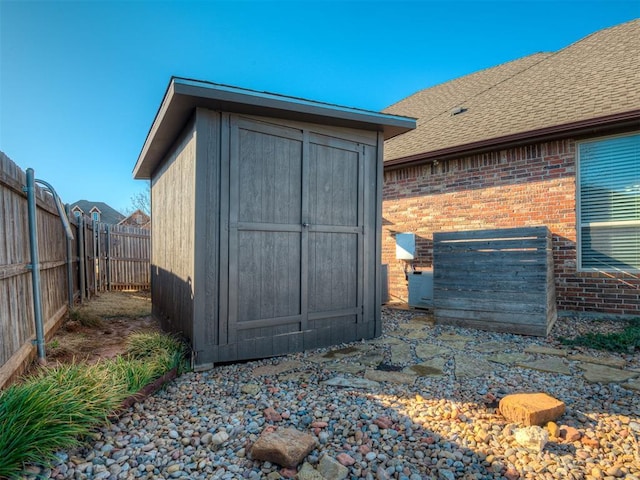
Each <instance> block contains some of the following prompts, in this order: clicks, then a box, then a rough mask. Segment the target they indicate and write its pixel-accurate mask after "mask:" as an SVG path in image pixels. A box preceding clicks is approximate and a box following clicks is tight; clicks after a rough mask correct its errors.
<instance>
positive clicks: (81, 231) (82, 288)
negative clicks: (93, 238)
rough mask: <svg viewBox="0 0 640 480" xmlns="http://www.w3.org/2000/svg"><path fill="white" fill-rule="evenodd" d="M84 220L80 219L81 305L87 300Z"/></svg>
mask: <svg viewBox="0 0 640 480" xmlns="http://www.w3.org/2000/svg"><path fill="white" fill-rule="evenodd" d="M84 233H85V232H84V218H83V216H82V215H80V216H79V217H78V259H79V262H78V277H79V278H80V303H82V301H83V300H84V298H85V294H86V292H85V288H86V287H85V274H86V272H85V266H84V264H85V258H84Z"/></svg>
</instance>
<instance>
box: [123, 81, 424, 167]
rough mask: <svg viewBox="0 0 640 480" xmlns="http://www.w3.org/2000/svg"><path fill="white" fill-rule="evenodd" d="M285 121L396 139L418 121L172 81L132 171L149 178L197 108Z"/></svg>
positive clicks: (254, 92) (269, 94)
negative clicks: (350, 129)
mask: <svg viewBox="0 0 640 480" xmlns="http://www.w3.org/2000/svg"><path fill="white" fill-rule="evenodd" d="M199 107H202V108H207V109H211V110H220V111H226V112H234V113H241V114H251V115H261V116H266V117H273V118H285V119H291V120H299V121H306V122H313V123H325V124H330V125H333V126H338V127H349V128H359V129H365V130H372V131H379V132H382V134H383V135H384V138H385V139H387V138H391V137H393V136H394V135H399V134H401V133H404V132H406V131H408V130H411V129H412V128H415V119H413V118H406V117H404V116H398V115H392V114H390V113H386V114H385V113H380V112H373V111H369V110H362V109H358V108H351V107H343V106H340V105H333V104H328V103H323V102H316V101H312V100H306V99H303V98H296V97H289V96H286V95H280V94H275V93H269V92H259V91H256V90H249V89H246V88H240V87H234V86H230V85H222V84H219V83H213V82H207V81H203V80H193V79H188V78H180V77H172V78H171V80H170V81H169V85H168V87H167V91H166V92H165V95H164V98H163V100H162V103H161V104H160V108H159V109H158V112H157V114H156V117H155V119H154V121H153V123H152V125H151V129H150V130H149V133H148V134H147V139H146V140H145V142H144V145H143V146H142V151H141V152H140V155H139V157H138V161H137V162H136V165H135V167H134V169H133V176H134V178H138V179H141V178H142V179H147V178H151V174H152V172H153V171H154V169H155V168H156V166H157V165H158V164H159V163H160V162H161V160H162V158H163V155H164V154H165V153H166V151H167V150H168V149H169V147H170V146H171V144H172V143H173V141H174V140H175V138H176V137H177V135H178V134H179V133H180V131H181V130H182V129H183V128H184V125H185V123H186V122H187V120H188V119H189V116H190V115H191V114H192V112H193V111H194V110H195V109H196V108H199Z"/></svg>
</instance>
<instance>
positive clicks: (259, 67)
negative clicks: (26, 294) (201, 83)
mask: <svg viewBox="0 0 640 480" xmlns="http://www.w3.org/2000/svg"><path fill="white" fill-rule="evenodd" d="M638 17H640V1H638V0H633V1H616V0H603V1H600V0H591V1H590V0H572V1H552V0H538V1H526V0H525V1H517V0H512V1H510V0H500V1H481V0H475V1H464V2H461V1H436V0H432V1H427V0H425V1H417V0H416V1H409V2H403V1H375V2H371V1H364V0H362V1H351V2H349V1H329V0H326V1H296V2H276V1H266V0H263V1H257V2H255V1H233V2H222V1H201V2H189V1H175V2H172V1H141V0H138V1H131V2H115V1H95V0H94V1H86V2H70V1H47V2H35V1H15V2H14V1H7V0H0V150H2V151H4V152H5V153H6V154H7V155H8V156H9V157H11V159H12V160H13V161H14V162H16V163H17V164H18V165H19V166H20V167H21V168H22V169H26V168H27V167H32V168H34V169H35V171H36V177H37V178H41V179H43V180H46V181H48V182H49V183H51V184H53V186H54V187H55V188H56V190H57V191H58V193H59V194H60V196H61V197H62V199H63V201H64V202H68V203H69V202H73V201H75V200H79V199H87V200H96V201H104V202H107V203H108V204H110V205H111V206H113V207H114V208H116V209H119V210H121V211H124V210H126V209H127V208H129V207H130V206H131V197H132V196H133V195H134V194H135V193H136V192H139V191H141V190H143V189H144V188H145V183H144V182H142V181H139V180H133V179H132V176H131V172H132V169H133V166H134V164H135V162H136V159H137V157H138V154H139V153H140V149H141V147H142V144H143V142H144V140H145V137H146V135H147V132H148V130H149V127H150V126H151V122H152V121H153V118H154V116H155V114H156V111H157V109H158V106H159V104H160V101H161V99H162V96H163V94H164V92H165V89H166V86H167V83H168V81H169V78H170V76H171V75H178V76H183V77H189V78H196V79H200V80H209V81H213V82H217V83H224V84H230V85H235V86H239V87H246V88H251V89H255V90H261V91H268V92H274V93H281V94H285V95H291V96H296V97H303V98H307V99H311V100H318V101H323V102H330V103H335V104H339V105H345V106H350V107H358V108H365V109H370V110H381V109H383V108H385V107H387V106H388V105H390V104H392V103H394V102H396V101H398V100H400V99H402V98H404V97H406V96H408V95H410V94H412V93H414V92H416V91H418V90H421V89H423V88H426V87H429V86H432V85H435V84H438V83H441V82H444V81H447V80H451V79H453V78H456V77H459V76H462V75H465V74H468V73H472V72H474V71H477V70H480V69H483V68H488V67H492V66H495V65H497V64H500V63H503V62H506V61H510V60H514V59H516V58H519V57H522V56H525V55H529V54H532V53H535V52H539V51H554V50H558V49H560V48H563V47H565V46H567V45H569V44H571V43H573V42H575V41H577V40H579V39H581V38H583V37H585V36H586V35H588V34H590V33H593V32H595V31H597V30H600V29H602V28H605V27H609V26H612V25H616V24H619V23H622V22H625V21H628V20H632V19H634V18H638Z"/></svg>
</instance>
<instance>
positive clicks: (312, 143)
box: [134, 78, 415, 368]
mask: <svg viewBox="0 0 640 480" xmlns="http://www.w3.org/2000/svg"><path fill="white" fill-rule="evenodd" d="M412 128H415V121H414V120H413V119H409V118H406V117H399V116H393V115H385V114H381V113H377V112H370V111H364V110H358V109H353V108H346V107H340V106H336V105H329V104H324V103H318V102H313V101H308V100H302V99H299V98H292V97H286V96H282V95H275V94H269V93H264V92H257V91H252V90H246V89H241V88H236V87H230V86H224V85H219V84H214V83H209V82H203V81H196V80H189V79H183V78H172V79H171V81H170V83H169V86H168V88H167V91H166V94H165V96H164V99H163V100H162V104H161V106H160V108H159V110H158V113H157V115H156V118H155V120H154V122H153V124H152V126H151V129H150V131H149V134H148V136H147V139H146V141H145V143H144V146H143V148H142V151H141V153H140V156H139V158H138V161H137V163H136V166H135V169H134V177H135V178H138V179H150V180H151V200H152V201H151V204H152V219H153V228H152V261H151V263H152V267H151V268H152V272H151V285H152V287H151V288H152V299H153V313H154V315H155V316H156V317H157V318H158V319H159V320H160V322H161V324H162V326H163V328H164V329H165V330H168V331H172V332H179V333H181V334H182V335H183V336H185V337H186V338H187V339H189V340H190V342H191V346H192V349H193V352H194V356H193V364H194V367H196V368H207V367H208V366H211V365H212V364H213V363H214V362H226V361H234V360H242V359H250V358H261V357H268V356H272V355H279V354H286V353H290V352H297V351H301V350H304V349H307V348H315V347H320V346H327V345H332V344H337V343H341V342H349V341H353V340H359V339H363V338H373V337H375V336H377V335H379V334H380V333H381V319H380V303H381V302H380V292H381V285H380V251H381V221H382V216H381V203H382V182H383V178H382V153H383V152H382V150H383V142H384V140H385V139H386V138H390V137H392V136H394V135H398V134H400V133H403V132H406V131H408V130H410V129H412Z"/></svg>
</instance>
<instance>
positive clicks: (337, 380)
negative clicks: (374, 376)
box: [320, 376, 380, 389]
mask: <svg viewBox="0 0 640 480" xmlns="http://www.w3.org/2000/svg"><path fill="white" fill-rule="evenodd" d="M320 383H321V384H323V385H328V386H330V387H347V388H363V389H372V388H378V387H379V386H380V383H379V382H376V381H375V380H369V379H366V378H356V377H343V376H337V377H333V378H330V379H329V380H325V381H324V382H320Z"/></svg>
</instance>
